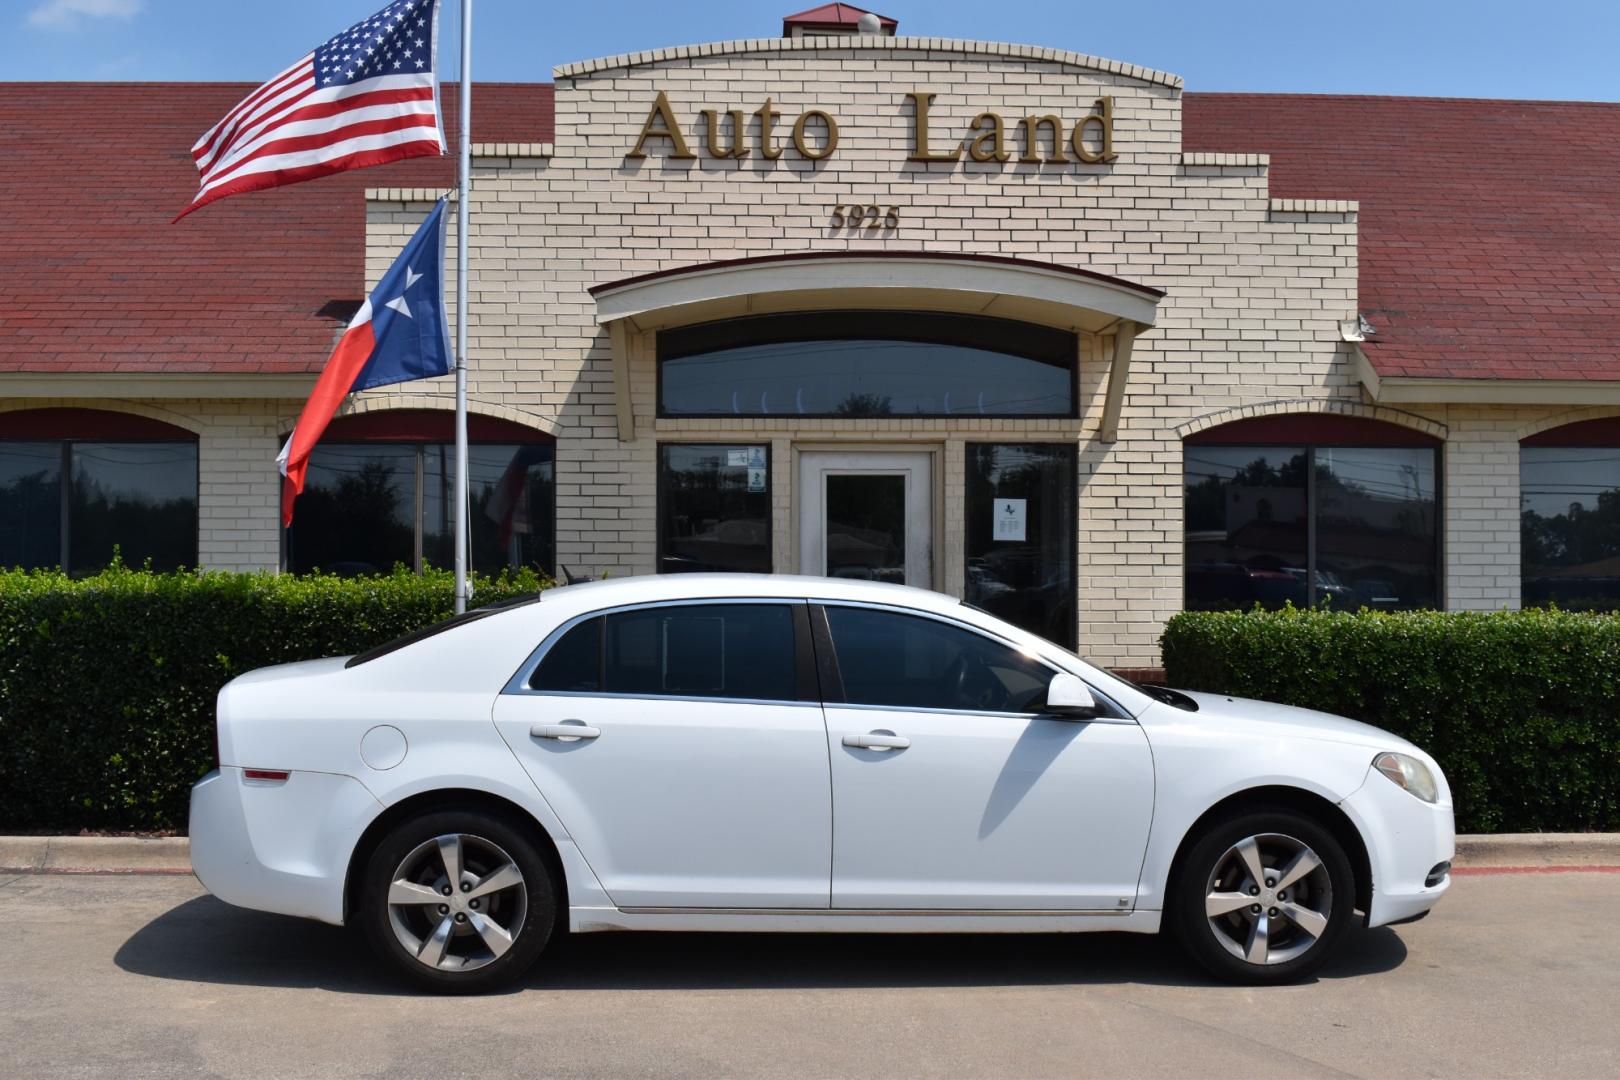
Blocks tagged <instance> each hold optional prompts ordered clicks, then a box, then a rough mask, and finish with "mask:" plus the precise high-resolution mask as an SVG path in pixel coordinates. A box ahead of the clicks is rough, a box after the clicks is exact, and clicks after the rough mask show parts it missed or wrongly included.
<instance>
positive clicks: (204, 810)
mask: <svg viewBox="0 0 1620 1080" xmlns="http://www.w3.org/2000/svg"><path fill="white" fill-rule="evenodd" d="M382 809H383V808H382V804H381V803H379V802H378V801H377V800H376V799H375V798H374V797H373V796H372V795H371V793H370V792H369V791H367V790H366V789H365V786H364V785H362V784H361V783H360V781H358V780H356V779H355V778H354V777H352V776H339V775H337V774H335V773H319V772H294V773H291V774H289V776H288V778H287V779H286V780H285V781H259V780H248V779H246V778H245V777H244V776H243V774H242V770H241V769H239V768H234V767H232V766H228V765H227V766H222V767H221V768H219V769H216V770H214V771H213V772H211V773H209V774H208V775H207V776H205V777H203V778H202V779H201V780H199V781H197V784H196V785H195V786H194V787H193V788H192V789H191V825H190V831H191V867H192V870H193V871H194V872H195V873H196V875H197V880H199V881H201V882H202V883H203V887H204V888H206V889H207V890H208V891H209V892H211V893H213V894H214V895H215V896H217V897H219V898H220V899H221V900H224V901H225V902H226V903H228V904H236V905H237V906H239V907H245V908H253V909H255V910H257V911H273V912H277V913H279V914H282V915H298V916H302V917H305V918H311V919H319V920H321V921H322V922H328V923H333V924H336V925H342V923H343V888H344V880H345V878H346V877H347V875H348V870H349V866H348V860H349V853H350V852H351V851H353V850H354V845H355V842H356V841H357V840H358V839H359V838H360V834H361V833H362V832H363V831H364V830H365V827H366V825H367V824H369V823H370V822H371V820H372V819H374V818H375V817H376V816H377V815H378V814H379V813H381V812H382Z"/></svg>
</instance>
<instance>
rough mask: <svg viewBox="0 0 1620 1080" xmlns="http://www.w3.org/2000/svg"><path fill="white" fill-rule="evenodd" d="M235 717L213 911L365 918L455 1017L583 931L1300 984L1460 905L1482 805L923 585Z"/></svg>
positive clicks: (749, 580)
mask: <svg viewBox="0 0 1620 1080" xmlns="http://www.w3.org/2000/svg"><path fill="white" fill-rule="evenodd" d="M218 725H219V760H220V765H219V767H218V768H217V769H216V770H214V771H213V772H210V773H209V774H208V775H207V776H205V777H203V779H202V780H201V781H199V782H198V784H197V785H196V787H195V788H194V789H193V792H192V797H191V838H192V839H191V845H192V847H191V850H192V860H193V863H194V865H195V868H196V872H197V876H198V877H199V878H200V879H201V881H202V882H203V884H204V885H205V886H206V887H207V888H208V889H209V891H211V892H212V893H213V894H214V895H216V896H218V897H219V898H220V899H222V900H225V901H227V902H229V903H232V904H239V905H241V906H243V907H249V908H257V909H260V910H263V911H274V912H281V913H284V914H288V915H299V916H305V917H308V918H312V919H319V920H322V921H323V922H329V923H335V924H351V925H352V924H357V925H358V926H359V928H360V929H361V930H362V931H363V932H364V934H365V935H366V937H368V938H369V939H370V941H371V943H372V945H373V946H374V948H375V950H376V952H377V953H378V954H379V956H380V957H381V959H382V962H383V963H384V964H385V965H387V966H388V967H390V968H392V969H393V970H394V971H395V972H397V973H398V974H399V975H400V976H403V977H404V978H405V979H407V980H410V981H413V982H415V983H416V984H418V985H421V986H424V987H428V988H431V989H437V990H446V991H475V990H484V989H489V988H491V987H494V986H497V985H500V984H503V983H507V982H509V981H511V980H513V979H516V978H517V977H519V976H520V975H521V974H522V973H523V972H524V971H525V970H526V969H527V968H529V967H530V965H532V964H533V963H534V962H535V960H536V959H537V958H538V957H539V956H540V954H541V953H542V952H543V951H544V950H545V948H546V944H547V942H549V941H550V940H552V939H553V938H554V937H555V936H557V934H558V933H560V932H561V931H563V930H564V929H566V930H568V931H572V932H574V933H591V932H595V931H600V930H682V931H692V930H735V931H828V932H857V933H867V932H875V933H894V932H924V933H940V932H969V933H979V932H1007V933H1023V932H1051V931H1086V930H1124V931H1135V932H1142V933H1153V932H1157V931H1160V930H1165V931H1168V932H1170V933H1171V934H1173V935H1174V936H1175V937H1176V938H1177V939H1178V940H1179V941H1180V943H1181V944H1182V945H1183V946H1184V948H1185V949H1186V951H1187V952H1188V953H1189V954H1190V955H1191V956H1192V957H1193V958H1194V959H1196V960H1197V961H1198V962H1199V963H1201V964H1202V965H1203V966H1204V967H1206V968H1207V969H1208V970H1209V971H1211V972H1212V973H1213V974H1214V975H1216V976H1218V977H1220V978H1224V979H1230V980H1235V981H1240V982H1247V983H1280V982H1286V981H1290V980H1295V979H1299V978H1301V977H1303V976H1305V975H1307V974H1308V973H1310V972H1311V971H1313V970H1315V969H1316V968H1318V967H1319V966H1320V965H1321V964H1322V963H1323V962H1324V961H1326V960H1327V958H1328V957H1329V955H1330V954H1331V953H1332V951H1333V949H1334V947H1335V946H1336V945H1337V943H1338V942H1339V941H1340V939H1341V938H1342V937H1343V935H1344V932H1345V929H1346V927H1348V926H1349V925H1350V922H1351V920H1352V918H1354V917H1355V913H1356V912H1360V913H1361V915H1360V917H1361V918H1362V919H1363V920H1364V923H1365V925H1367V926H1383V925H1388V924H1392V923H1399V922H1406V921H1410V920H1413V919H1417V918H1419V917H1421V916H1423V915H1425V914H1427V913H1428V911H1429V909H1430V908H1431V907H1433V905H1434V904H1435V902H1436V901H1438V900H1439V899H1440V897H1441V895H1442V894H1444V892H1445V891H1446V888H1447V886H1448V885H1449V884H1450V860H1451V857H1452V853H1453V832H1452V812H1451V796H1450V792H1449V790H1448V789H1447V787H1446V781H1445V777H1444V776H1443V775H1442V774H1441V772H1440V769H1439V767H1438V766H1437V765H1436V764H1435V762H1434V760H1433V759H1432V758H1431V757H1429V755H1427V754H1425V753H1424V752H1423V751H1422V750H1420V749H1418V748H1417V747H1416V746H1413V745H1412V744H1411V743H1409V742H1406V741H1405V740H1403V739H1400V738H1398V737H1396V736H1394V735H1391V734H1389V733H1388V732H1385V731H1380V730H1378V729H1377V728H1374V727H1369V726H1367V725H1366V724H1361V723H1357V722H1355V721H1351V720H1346V719H1343V718H1340V717H1335V716H1328V715H1325V714H1322V713H1314V712H1308V711H1305V710H1301V709H1294V708H1286V707H1283V706H1278V705H1267V704H1262V703H1259V702H1253V701H1243V700H1236V699H1233V698H1228V697H1223V696H1220V695H1216V694H1190V693H1180V692H1177V691H1172V690H1163V689H1157V688H1144V687H1137V686H1133V685H1131V684H1130V683H1127V682H1123V681H1121V680H1120V679H1117V678H1115V677H1114V676H1112V675H1109V674H1108V673H1106V672H1104V671H1102V670H1100V669H1098V668H1095V667H1092V666H1090V665H1088V664H1086V663H1084V662H1082V661H1081V660H1079V659H1077V658H1076V657H1075V656H1074V655H1073V654H1071V653H1069V652H1066V651H1064V650H1063V649H1061V648H1059V647H1057V646H1056V645H1053V644H1052V643H1051V642H1048V641H1045V640H1043V639H1041V638H1038V637H1035V636H1033V635H1031V634H1028V633H1025V632H1023V631H1021V630H1018V629H1016V628H1014V627H1012V626H1009V625H1008V624H1006V623H1004V622H1001V621H1000V620H998V619H996V618H994V617H993V616H990V615H987V614H985V613H984V612H982V611H978V610H976V609H974V608H972V607H969V606H967V605H964V604H962V603H960V602H958V601H955V600H952V599H951V598H949V597H947V596H943V595H940V594H937V593H932V592H924V591H921V590H917V589H908V588H904V587H900V586H894V585H882V584H875V583H870V582H856V581H845V580H837V581H834V580H827V579H821V578H793V577H785V576H750V575H732V574H714V575H699V574H683V575H670V576H664V577H654V578H629V579H624V580H617V581H605V582H595V583H590V584H583V585H574V586H569V587H566V588H558V589H551V590H548V591H546V592H545V593H543V594H541V595H540V596H539V597H537V598H532V599H526V600H523V601H521V602H518V603H511V604H505V605H500V606H495V607H489V608H483V609H480V610H477V611H473V612H470V613H468V614H466V615H464V616H460V617H458V618H455V619H452V620H450V621H448V622H445V623H440V624H438V625H437V626H434V627H431V628H429V629H427V630H424V631H421V632H418V633H416V634H413V635H409V636H407V637H405V638H401V639H399V640H398V641H394V642H391V643H389V644H387V645H384V646H381V647H379V648H376V649H373V650H371V651H370V652H366V653H361V654H359V655H357V656H352V657H346V658H345V657H340V658H336V659H330V660H314V661H309V662H306V663H299V664H287V665H283V666H280V667H272V668H266V669H263V670H260V671H254V672H251V673H249V674H246V675H243V676H241V677H240V678H238V679H236V680H234V681H233V682H231V683H230V684H229V685H227V686H226V687H225V688H224V689H223V690H222V691H221V692H220V695H219V706H218Z"/></svg>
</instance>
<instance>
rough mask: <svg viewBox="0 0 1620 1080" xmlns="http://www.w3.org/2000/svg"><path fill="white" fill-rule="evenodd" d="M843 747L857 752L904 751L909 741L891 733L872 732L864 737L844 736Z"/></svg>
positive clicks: (909, 743)
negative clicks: (851, 748)
mask: <svg viewBox="0 0 1620 1080" xmlns="http://www.w3.org/2000/svg"><path fill="white" fill-rule="evenodd" d="M844 745H845V746H853V747H855V748H856V749H857V750H904V749H905V748H906V747H908V746H910V745H911V740H910V739H908V738H906V737H905V736H904V735H896V734H895V733H894V732H892V731H873V732H871V733H869V734H866V735H845V736H844Z"/></svg>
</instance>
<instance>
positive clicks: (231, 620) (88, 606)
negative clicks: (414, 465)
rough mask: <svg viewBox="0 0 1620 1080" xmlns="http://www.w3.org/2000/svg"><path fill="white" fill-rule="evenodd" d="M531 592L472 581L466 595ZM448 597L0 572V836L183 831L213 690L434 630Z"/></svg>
mask: <svg viewBox="0 0 1620 1080" xmlns="http://www.w3.org/2000/svg"><path fill="white" fill-rule="evenodd" d="M541 584H542V583H541V581H540V580H539V579H538V578H536V577H535V576H534V575H532V574H527V573H525V574H522V575H518V576H514V577H503V578H500V579H496V580H489V579H482V580H479V581H478V582H477V583H476V585H475V591H474V594H473V595H474V598H475V603H487V602H489V601H492V600H496V599H500V598H502V597H505V596H513V595H519V594H522V593H529V592H534V591H535V590H536V589H538V588H539V587H540V586H541ZM452 593H453V590H452V580H451V575H450V574H449V573H448V572H444V571H439V572H429V573H426V574H423V575H421V576H417V575H415V574H411V573H408V572H406V571H404V570H396V571H395V572H394V573H393V574H391V575H386V576H378V577H365V578H338V577H332V576H327V575H314V576H307V577H294V576H291V575H275V574H227V573H207V572H204V573H180V574H155V573H151V572H148V571H144V570H130V569H126V568H122V567H118V566H114V567H113V568H111V569H109V570H108V571H106V572H105V573H102V574H98V575H96V576H95V577H89V578H81V579H77V580H75V579H71V578H68V577H66V576H64V575H62V574H59V573H55V572H23V571H15V570H13V571H0V834H3V833H7V832H18V831H38V830H51V831H77V830H79V829H81V828H89V829H113V830H146V829H168V828H182V827H184V825H185V823H186V801H187V796H188V792H189V789H190V787H191V785H192V784H193V783H194V782H195V781H196V780H197V778H198V777H199V776H201V775H202V774H203V773H204V772H206V771H207V770H208V769H209V768H211V767H212V762H213V753H214V742H213V738H214V737H213V721H214V696H215V694H216V693H218V691H219V688H220V687H221V686H223V685H224V684H225V683H226V682H228V681H229V680H230V679H232V678H234V677H235V676H237V675H239V674H241V673H242V672H244V671H250V670H252V669H253V668H256V667H263V666H264V665H266V664H280V663H286V662H289V661H293V660H307V659H311V658H314V657H321V656H338V655H342V654H345V653H352V652H357V651H359V650H361V649H365V648H369V647H370V646H372V645H376V644H379V643H381V642H384V641H387V640H389V639H390V638H393V637H397V636H398V635H400V634H403V633H405V632H407V631H410V630H413V629H416V628H418V627H421V626H426V625H428V624H429V623H433V622H436V621H438V620H440V619H443V618H446V617H448V616H449V615H450V613H451V610H452Z"/></svg>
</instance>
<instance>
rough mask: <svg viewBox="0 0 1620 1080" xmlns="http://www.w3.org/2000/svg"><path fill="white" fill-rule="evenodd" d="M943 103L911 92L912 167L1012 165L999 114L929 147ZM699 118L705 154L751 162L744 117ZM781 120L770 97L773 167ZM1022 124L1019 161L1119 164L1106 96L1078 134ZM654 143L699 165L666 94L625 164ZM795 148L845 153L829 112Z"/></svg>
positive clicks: (758, 121)
mask: <svg viewBox="0 0 1620 1080" xmlns="http://www.w3.org/2000/svg"><path fill="white" fill-rule="evenodd" d="M938 96H939V95H937V94H934V93H932V92H930V91H927V90H908V91H906V93H905V97H906V98H907V99H909V100H910V102H911V152H910V153H909V154H908V155H906V160H907V161H918V162H924V163H930V164H932V163H937V162H946V163H954V162H957V161H961V160H962V152H963V151H964V150H966V151H967V155H968V157H969V158H970V159H971V160H973V161H975V162H995V163H997V164H1001V163H1004V162H1006V161H1008V160H1010V159H1011V157H1012V153H1011V151H1010V150H1009V149H1008V147H1007V122H1006V121H1005V120H1004V119H1002V117H1001V115H1000V114H999V113H993V112H981V113H980V114H979V115H977V116H975V117H974V118H973V121H972V123H970V124H968V126H967V129H966V131H965V133H963V134H962V135H961V136H960V137H959V138H958V139H957V141H956V143H955V144H954V145H948V146H946V147H945V148H943V149H939V150H936V149H934V144H932V143H930V139H931V138H932V137H933V136H931V134H930V132H929V117H928V112H929V108H930V107H931V106H932V105H933V103H934V99H935V98H936V97H938ZM699 111H700V113H701V114H702V116H703V126H704V139H703V148H704V150H706V151H707V152H708V155H709V157H712V158H729V159H736V158H741V157H746V156H748V153H749V150H748V146H747V145H746V143H745V142H744V139H745V136H744V129H745V128H746V127H748V126H750V125H749V124H748V116H747V114H745V113H744V112H743V110H741V109H736V108H727V109H726V110H725V111H724V112H722V111H721V110H719V109H701V110H699ZM781 116H782V114H781V113H780V112H779V111H778V110H777V109H776V108H775V106H774V105H773V103H772V101H771V99H770V98H766V99H765V104H763V105H761V106H760V107H759V108H758V109H755V110H754V112H753V114H752V118H753V120H754V121H755V125H757V127H756V132H755V139H754V143H755V146H756V147H757V149H758V150H759V156H760V157H762V158H764V159H765V160H767V161H775V160H776V159H777V158H779V157H781V156H782V153H783V150H784V149H785V147H783V146H782V145H780V144H779V143H777V142H776V141H775V138H774V135H775V129H776V121H777V120H778V119H780V118H781ZM722 117H724V118H725V119H727V120H730V121H731V139H730V145H729V146H728V145H726V140H724V139H723V138H722V136H721V127H722V125H723V124H724V120H722ZM811 121H820V124H819V125H818V126H820V127H822V128H823V129H825V131H826V136H825V137H824V138H823V139H822V140H814V139H812V138H809V137H807V133H806V128H807V126H808V125H809V124H810V122H811ZM1015 122H1016V123H1017V125H1018V129H1019V130H1018V141H1019V146H1020V149H1021V151H1022V153H1020V154H1019V156H1018V160H1019V162H1021V163H1022V164H1026V165H1067V164H1069V163H1071V162H1072V161H1079V162H1081V163H1083V164H1086V165H1099V164H1106V163H1107V162H1110V161H1113V160H1115V159H1116V158H1118V157H1119V155H1118V154H1117V153H1115V152H1114V99H1113V98H1111V97H1100V98H1097V99H1096V100H1095V101H1093V102H1092V103H1091V109H1090V110H1089V111H1087V112H1086V114H1085V115H1084V116H1082V117H1080V119H1079V120H1078V121H1077V122H1076V123H1075V124H1074V126H1073V127H1072V128H1071V127H1069V125H1068V123H1067V121H1065V120H1064V119H1063V117H1061V116H1059V115H1058V114H1056V113H1044V114H1040V115H1037V114H1033V113H1032V114H1030V115H1027V116H1022V117H1018V118H1016V120H1015ZM1065 134H1067V136H1068V137H1067V138H1065V137H1064V136H1065ZM942 138H948V136H942ZM649 139H652V140H657V139H668V140H669V158H670V160H672V161H693V160H695V159H696V158H697V155H696V154H694V153H693V152H692V150H691V148H690V147H688V146H687V144H686V134H685V133H684V132H683V131H682V130H681V121H680V118H679V117H677V116H676V115H675V110H674V108H673V107H671V105H670V103H669V97H668V96H667V95H666V94H665V93H664V92H663V91H662V90H660V91H658V96H657V97H656V98H654V99H653V103H652V108H651V109H649V110H647V119H646V120H644V121H642V124H641V132H640V133H639V134H638V135H637V136H636V144H635V145H634V146H632V147H631V148H630V152H629V153H628V154H626V155H624V156H625V158H626V159H627V160H629V159H637V160H639V159H641V158H645V157H646V156H647V141H648V140H649ZM791 143H792V146H793V149H794V150H795V151H796V152H797V153H798V156H799V157H801V158H803V159H804V160H806V161H825V160H827V159H828V158H830V157H832V155H833V151H835V150H837V149H838V121H837V120H836V119H834V117H833V115H832V114H831V113H829V112H827V111H826V110H824V109H806V110H805V111H804V112H802V113H800V114H799V116H798V118H797V119H795V120H794V122H793V128H792V139H791ZM1066 148H1067V149H1072V150H1073V151H1074V157H1073V158H1071V157H1069V156H1068V155H1067V154H1066V153H1064V150H1065V149H1066Z"/></svg>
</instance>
